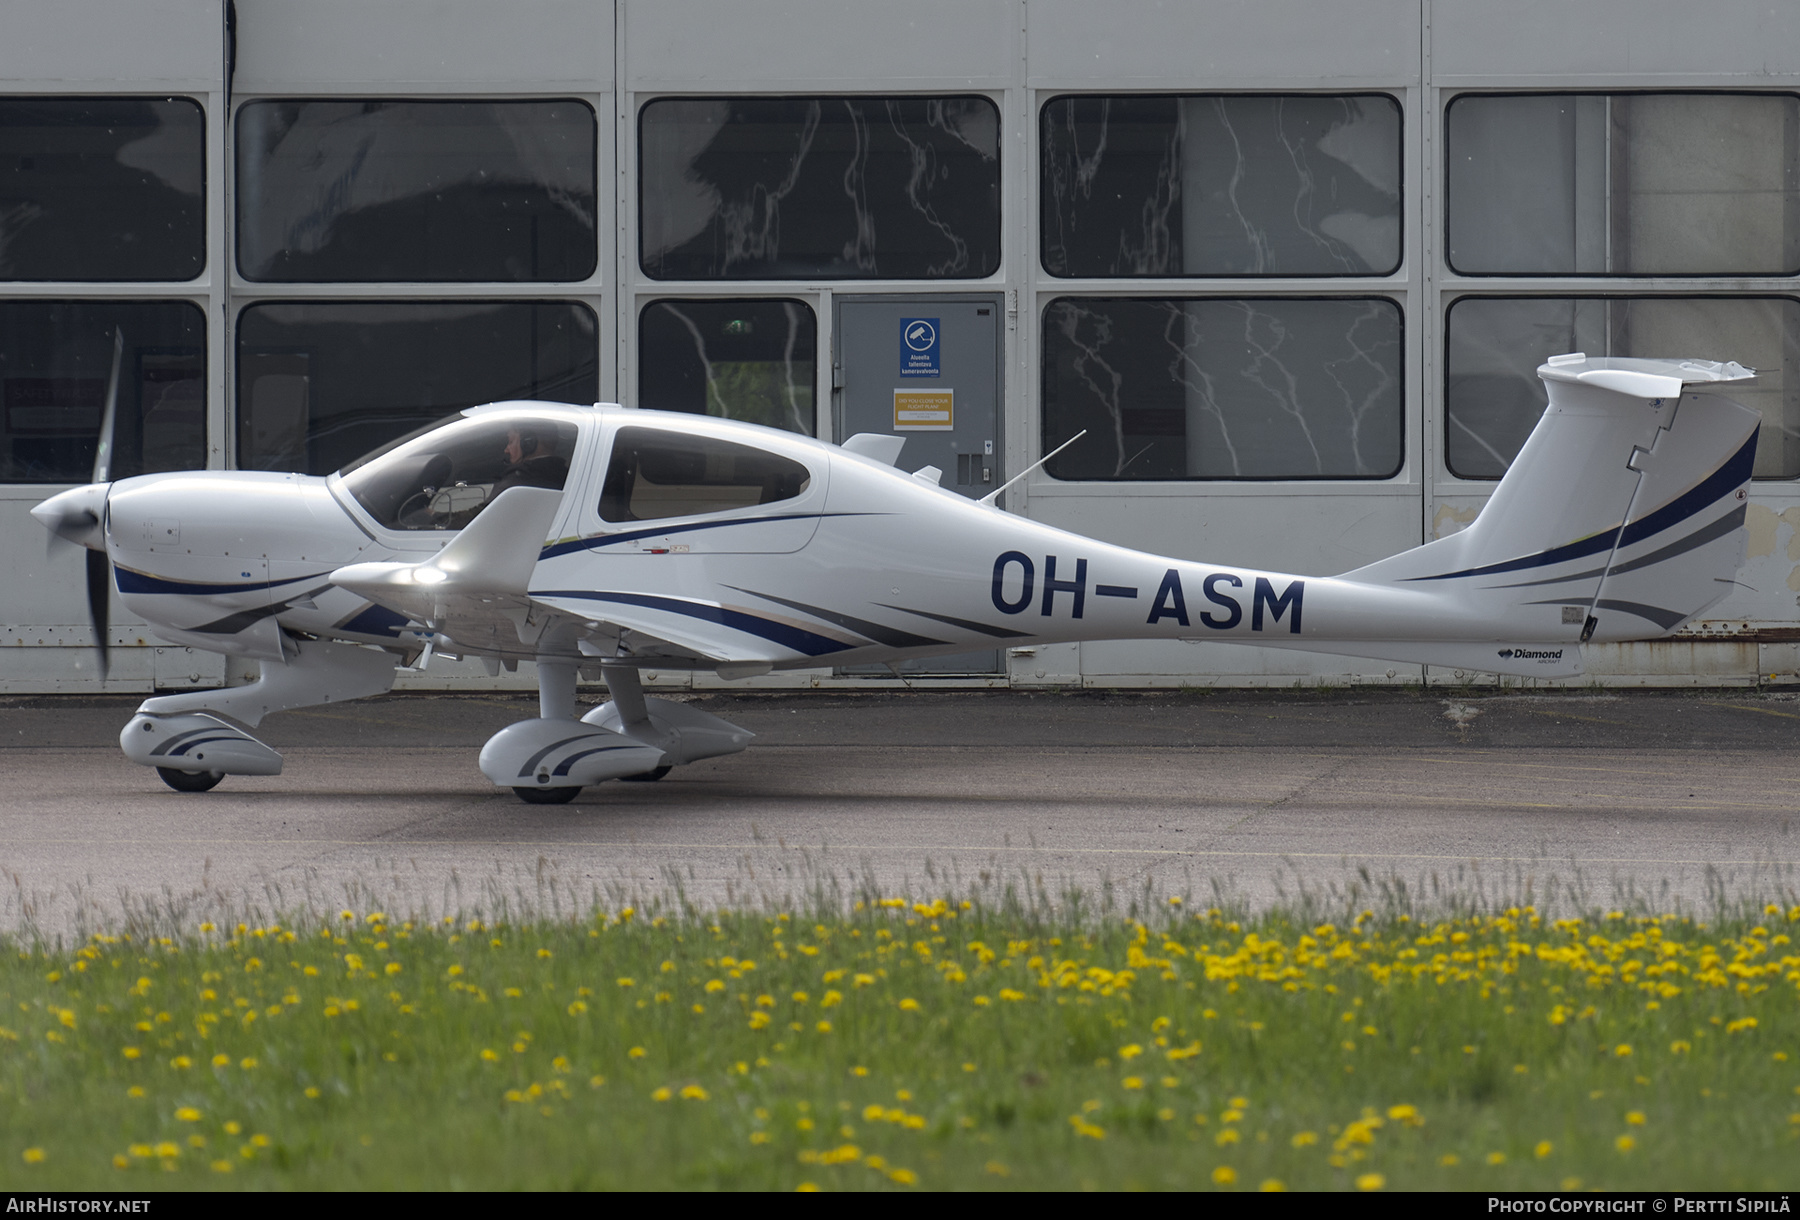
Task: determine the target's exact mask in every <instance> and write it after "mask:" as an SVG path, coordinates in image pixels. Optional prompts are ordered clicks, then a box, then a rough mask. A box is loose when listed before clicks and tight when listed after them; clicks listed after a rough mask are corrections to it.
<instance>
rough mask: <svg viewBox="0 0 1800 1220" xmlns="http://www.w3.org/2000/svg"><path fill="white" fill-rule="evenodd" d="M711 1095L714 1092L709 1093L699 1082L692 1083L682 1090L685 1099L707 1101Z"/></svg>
mask: <svg viewBox="0 0 1800 1220" xmlns="http://www.w3.org/2000/svg"><path fill="white" fill-rule="evenodd" d="M711 1096H712V1094H710V1093H708V1092H707V1091H706V1090H705V1089H703V1088H701V1087H700V1086H699V1085H697V1084H690V1085H688V1086H687V1087H686V1088H684V1089H682V1090H681V1097H682V1100H683V1101H706V1100H708V1099H709V1098H711Z"/></svg>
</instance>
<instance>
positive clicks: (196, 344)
mask: <svg viewBox="0 0 1800 1220" xmlns="http://www.w3.org/2000/svg"><path fill="white" fill-rule="evenodd" d="M115 368H116V369H117V376H118V398H117V402H118V405H117V407H116V409H115V412H114V415H115V419H114V425H113V426H114V443H113V458H112V477H113V478H115V479H122V478H126V477H128V476H130V475H134V474H153V473H155V472H157V471H160V470H198V469H200V468H202V467H204V466H205V465H206V315H205V314H204V313H203V312H202V311H201V310H200V308H199V307H198V306H196V305H193V304H190V303H188V302H186V301H130V302H125V301H0V481H4V482H7V483H86V482H87V481H88V480H89V479H91V478H92V477H93V474H94V451H95V449H96V448H97V446H98V443H99V438H100V425H101V419H102V417H103V416H104V414H105V412H106V398H107V393H108V390H109V388H110V386H111V385H112V381H113V376H114V369H115Z"/></svg>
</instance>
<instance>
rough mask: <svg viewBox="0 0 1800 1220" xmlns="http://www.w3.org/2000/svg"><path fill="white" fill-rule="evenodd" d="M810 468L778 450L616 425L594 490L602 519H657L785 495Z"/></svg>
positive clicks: (808, 477) (806, 482)
mask: <svg viewBox="0 0 1800 1220" xmlns="http://www.w3.org/2000/svg"><path fill="white" fill-rule="evenodd" d="M811 483H812V474H811V473H810V472H809V471H808V470H807V469H806V467H804V466H802V465H801V464H800V463H799V462H796V461H794V460H793V459H792V458H787V457H782V456H781V455H780V454H779V453H770V452H768V451H767V450H763V449H756V448H753V447H752V446H749V445H739V444H736V443H734V442H732V441H722V440H718V439H716V438H714V437H710V436H684V435H683V434H681V433H679V432H663V431H661V430H659V429H656V428H620V429H619V435H618V437H617V438H616V439H614V441H613V451H612V460H611V461H610V462H609V463H608V464H607V467H606V482H605V484H604V485H603V486H602V487H601V490H600V516H601V517H602V518H604V519H605V520H607V521H621V522H623V521H659V520H661V519H663V518H664V517H692V516H696V515H698V514H701V513H718V512H725V511H727V510H728V509H733V508H749V507H751V506H753V505H757V504H774V503H776V502H777V501H780V500H791V499H793V498H794V497H795V496H797V495H799V494H800V493H801V492H803V491H805V490H806V489H807V487H808V486H810V485H811Z"/></svg>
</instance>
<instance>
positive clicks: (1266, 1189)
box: [1256, 1178, 1287, 1195]
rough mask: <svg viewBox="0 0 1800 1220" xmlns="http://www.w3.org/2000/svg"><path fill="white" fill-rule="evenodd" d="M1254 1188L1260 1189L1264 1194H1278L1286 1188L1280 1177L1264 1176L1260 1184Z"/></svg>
mask: <svg viewBox="0 0 1800 1220" xmlns="http://www.w3.org/2000/svg"><path fill="white" fill-rule="evenodd" d="M1256 1189H1258V1190H1260V1191H1262V1192H1263V1193H1264V1194H1265V1195H1278V1194H1281V1193H1282V1192H1283V1191H1285V1190H1287V1183H1285V1182H1283V1181H1282V1180H1281V1179H1280V1178H1264V1179H1263V1181H1262V1185H1261V1186H1258V1187H1257V1188H1256Z"/></svg>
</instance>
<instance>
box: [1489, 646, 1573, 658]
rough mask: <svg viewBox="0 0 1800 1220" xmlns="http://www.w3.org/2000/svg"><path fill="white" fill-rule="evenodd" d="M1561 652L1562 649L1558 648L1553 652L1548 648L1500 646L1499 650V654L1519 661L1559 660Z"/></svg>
mask: <svg viewBox="0 0 1800 1220" xmlns="http://www.w3.org/2000/svg"><path fill="white" fill-rule="evenodd" d="M1562 654H1563V650H1562V649H1560V648H1558V649H1557V650H1555V651H1554V652H1552V651H1551V650H1549V649H1548V648H1502V649H1501V650H1500V656H1502V657H1517V658H1518V659H1519V660H1521V661H1560V660H1562Z"/></svg>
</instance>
